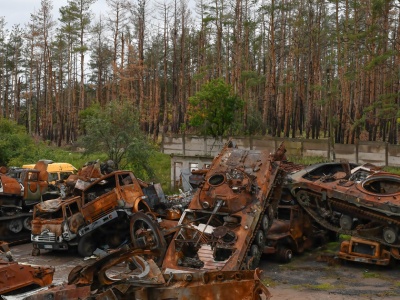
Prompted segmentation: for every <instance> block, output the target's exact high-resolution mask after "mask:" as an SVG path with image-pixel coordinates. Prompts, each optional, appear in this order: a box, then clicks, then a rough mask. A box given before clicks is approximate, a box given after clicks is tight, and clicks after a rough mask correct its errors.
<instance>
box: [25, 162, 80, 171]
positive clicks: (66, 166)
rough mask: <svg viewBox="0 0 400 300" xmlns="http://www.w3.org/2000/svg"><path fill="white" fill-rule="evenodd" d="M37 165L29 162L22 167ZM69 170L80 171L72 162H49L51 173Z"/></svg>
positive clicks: (48, 168) (48, 166)
mask: <svg viewBox="0 0 400 300" xmlns="http://www.w3.org/2000/svg"><path fill="white" fill-rule="evenodd" d="M34 167H35V164H27V165H23V166H22V168H24V169H33V168H34ZM67 171H72V172H75V171H78V169H77V168H75V167H74V166H73V165H71V164H70V163H57V162H53V163H49V164H48V165H47V172H49V173H51V172H67Z"/></svg>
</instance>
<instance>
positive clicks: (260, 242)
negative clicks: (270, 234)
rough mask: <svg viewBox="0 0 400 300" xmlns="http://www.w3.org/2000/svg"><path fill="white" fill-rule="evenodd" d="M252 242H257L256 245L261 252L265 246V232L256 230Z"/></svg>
mask: <svg viewBox="0 0 400 300" xmlns="http://www.w3.org/2000/svg"><path fill="white" fill-rule="evenodd" d="M254 242H255V243H256V244H257V246H258V247H259V248H260V249H259V250H260V252H261V253H262V252H263V251H264V248H265V234H264V231H262V230H258V231H257V233H256V236H255V238H254Z"/></svg>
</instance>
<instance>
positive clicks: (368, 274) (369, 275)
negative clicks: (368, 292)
mask: <svg viewBox="0 0 400 300" xmlns="http://www.w3.org/2000/svg"><path fill="white" fill-rule="evenodd" d="M363 277H364V278H379V277H381V275H380V274H378V273H374V272H364V273H363Z"/></svg>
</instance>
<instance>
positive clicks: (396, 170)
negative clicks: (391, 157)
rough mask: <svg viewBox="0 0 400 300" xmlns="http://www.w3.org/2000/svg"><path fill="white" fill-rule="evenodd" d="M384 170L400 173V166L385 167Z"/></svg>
mask: <svg viewBox="0 0 400 300" xmlns="http://www.w3.org/2000/svg"><path fill="white" fill-rule="evenodd" d="M383 170H384V171H386V172H390V173H394V174H397V175H400V168H399V167H383Z"/></svg>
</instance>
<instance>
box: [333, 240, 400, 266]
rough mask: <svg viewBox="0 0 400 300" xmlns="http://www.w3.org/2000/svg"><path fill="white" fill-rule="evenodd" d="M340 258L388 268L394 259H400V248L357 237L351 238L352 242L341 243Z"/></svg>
mask: <svg viewBox="0 0 400 300" xmlns="http://www.w3.org/2000/svg"><path fill="white" fill-rule="evenodd" d="M338 257H339V258H340V259H343V260H349V261H355V262H361V263H366V264H372V265H381V266H387V265H389V264H390V263H391V261H393V260H394V259H397V260H398V259H400V255H399V249H398V248H392V247H387V246H383V245H381V244H380V243H378V242H374V241H370V240H367V239H362V238H357V237H351V239H350V240H348V241H343V242H342V243H341V245H340V251H339V253H338Z"/></svg>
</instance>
